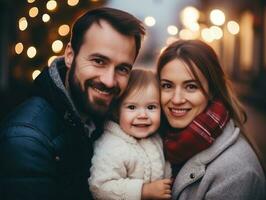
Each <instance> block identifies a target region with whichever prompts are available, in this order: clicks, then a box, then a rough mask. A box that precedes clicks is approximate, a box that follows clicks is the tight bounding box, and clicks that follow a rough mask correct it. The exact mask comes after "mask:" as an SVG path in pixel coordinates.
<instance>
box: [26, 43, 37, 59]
mask: <svg viewBox="0 0 266 200" xmlns="http://www.w3.org/2000/svg"><path fill="white" fill-rule="evenodd" d="M36 54H37V50H36V48H35V47H33V46H31V47H29V48H28V50H27V55H28V57H29V58H33V57H34V56H36Z"/></svg>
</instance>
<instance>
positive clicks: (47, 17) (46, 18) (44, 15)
mask: <svg viewBox="0 0 266 200" xmlns="http://www.w3.org/2000/svg"><path fill="white" fill-rule="evenodd" d="M42 21H43V22H49V21H50V15H48V14H46V13H45V14H43V15H42Z"/></svg>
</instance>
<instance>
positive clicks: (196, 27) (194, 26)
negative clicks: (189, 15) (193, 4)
mask: <svg viewBox="0 0 266 200" xmlns="http://www.w3.org/2000/svg"><path fill="white" fill-rule="evenodd" d="M187 28H188V29H190V30H191V31H199V29H200V25H199V24H198V23H197V22H191V23H189V24H187Z"/></svg>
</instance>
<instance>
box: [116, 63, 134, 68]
mask: <svg viewBox="0 0 266 200" xmlns="http://www.w3.org/2000/svg"><path fill="white" fill-rule="evenodd" d="M118 66H124V67H128V68H130V69H132V68H133V65H132V64H129V63H120V64H119V65H118Z"/></svg>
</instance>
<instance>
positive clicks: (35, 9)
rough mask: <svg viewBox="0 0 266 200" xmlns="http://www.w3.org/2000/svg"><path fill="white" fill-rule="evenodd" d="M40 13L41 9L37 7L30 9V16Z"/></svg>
mask: <svg viewBox="0 0 266 200" xmlns="http://www.w3.org/2000/svg"><path fill="white" fill-rule="evenodd" d="M38 13H39V9H38V8H37V7H32V8H31V9H30V10H29V16H30V17H36V16H37V15H38Z"/></svg>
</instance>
